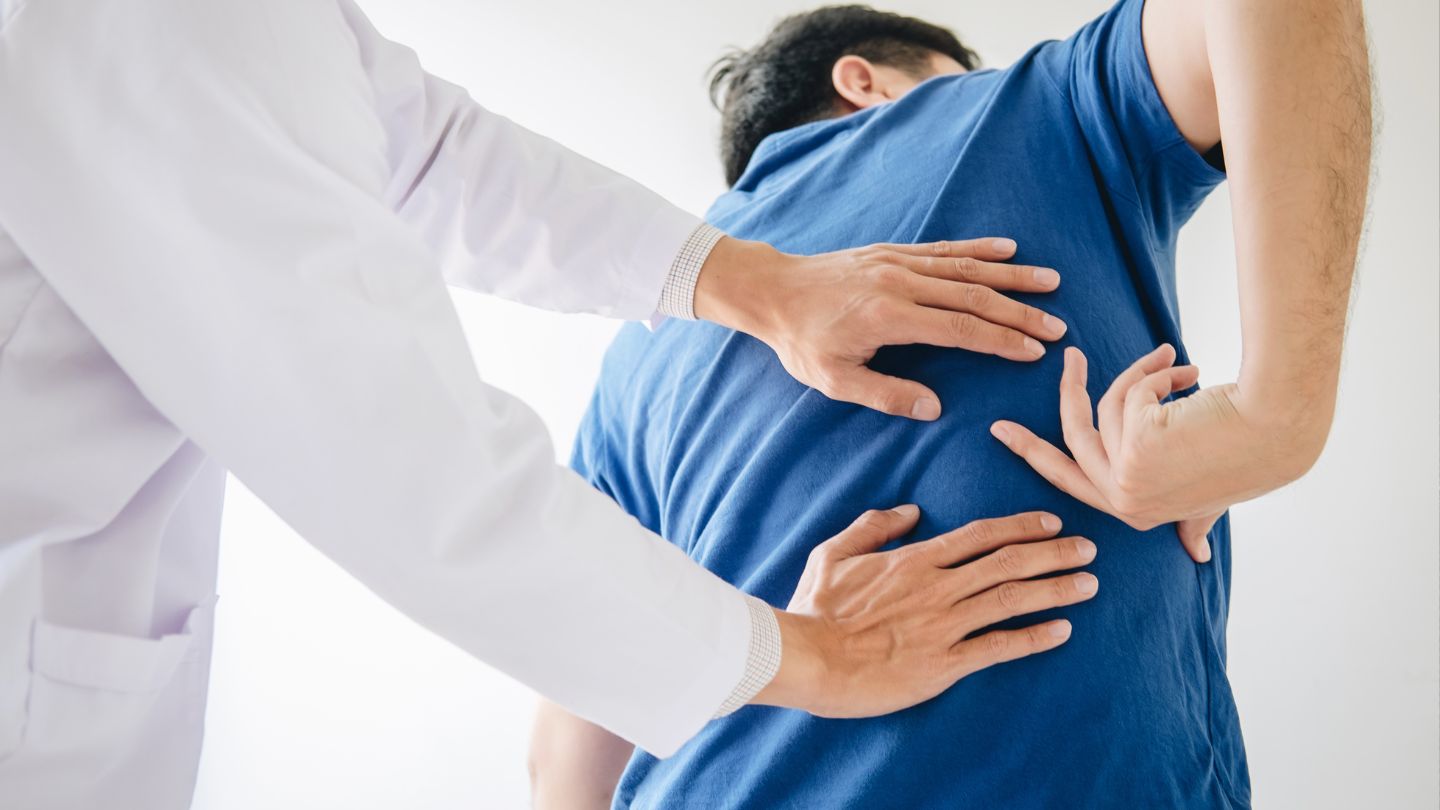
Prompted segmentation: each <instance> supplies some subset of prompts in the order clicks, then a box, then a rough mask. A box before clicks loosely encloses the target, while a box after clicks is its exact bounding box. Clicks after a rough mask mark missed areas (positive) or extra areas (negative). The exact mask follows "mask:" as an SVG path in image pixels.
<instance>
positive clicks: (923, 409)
mask: <svg viewBox="0 0 1440 810" xmlns="http://www.w3.org/2000/svg"><path fill="white" fill-rule="evenodd" d="M910 415H911V416H913V417H915V418H916V419H921V420H924V421H926V422H929V421H932V420H934V419H939V418H940V403H938V402H936V401H935V400H933V399H931V398H929V397H921V398H920V399H917V400H915V405H914V407H912V408H911V409H910Z"/></svg>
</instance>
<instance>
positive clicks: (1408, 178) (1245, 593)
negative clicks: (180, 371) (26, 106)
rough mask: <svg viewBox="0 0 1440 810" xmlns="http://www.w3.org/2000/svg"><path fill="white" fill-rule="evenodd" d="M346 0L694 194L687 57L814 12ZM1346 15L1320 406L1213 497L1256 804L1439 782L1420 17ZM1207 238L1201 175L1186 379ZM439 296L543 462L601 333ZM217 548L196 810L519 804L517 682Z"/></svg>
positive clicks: (1070, 19) (1408, 802)
mask: <svg viewBox="0 0 1440 810" xmlns="http://www.w3.org/2000/svg"><path fill="white" fill-rule="evenodd" d="M362 5H363V6H364V7H365V8H366V10H367V11H368V12H369V13H370V14H371V15H372V17H373V19H374V21H375V23H376V25H377V26H378V27H379V28H380V30H381V31H382V32H384V33H386V34H387V35H389V36H390V37H391V38H393V39H396V40H398V41H400V42H404V43H407V44H409V45H411V46H412V47H414V48H415V49H416V50H417V51H419V53H420V55H421V57H422V59H423V61H424V62H425V64H426V65H427V67H429V68H430V69H431V70H432V71H433V72H435V73H438V74H439V75H442V76H445V77H447V78H450V79H452V80H454V81H457V82H459V83H461V84H463V85H465V86H467V87H469V88H470V89H471V91H472V93H473V94H474V95H475V96H476V98H477V99H479V100H480V101H481V102H482V103H485V104H486V105H488V106H490V107H491V108H492V109H495V110H498V111H500V112H503V113H505V114H507V115H509V116H510V117H512V118H514V119H516V120H518V121H520V122H521V123H523V124H526V125H527V126H530V127H531V128H533V129H536V130H539V131H541V132H544V133H546V134H548V135H550V136H552V137H554V138H556V139H558V140H560V141H561V142H563V143H565V144H567V145H569V146H571V147H573V148H575V149H578V150H579V151H581V152H583V153H585V154H587V155H590V156H591V157H593V158H596V159H598V160H600V161H601V162H604V163H606V164H608V165H610V166H613V167H615V168H617V169H619V170H621V171H623V172H626V173H628V174H630V175H632V176H634V177H636V178H638V179H640V180H641V181H643V182H645V183H647V184H649V185H650V186H652V187H653V188H655V189H657V190H659V191H660V192H662V193H664V194H665V195H667V196H669V197H670V198H671V199H673V200H675V201H676V202H678V203H680V204H681V205H684V206H686V207H688V208H690V209H691V210H693V211H695V212H697V213H699V212H702V211H703V210H704V209H705V207H706V206H707V205H708V204H709V202H710V200H711V199H713V197H714V196H715V195H716V194H718V193H719V192H720V191H721V190H722V183H721V176H720V171H719V166H718V161H717V159H716V158H715V152H716V150H715V136H716V132H717V128H718V124H717V120H718V119H717V116H716V114H715V113H714V112H713V111H712V110H711V109H710V108H709V106H708V103H707V101H706V98H705V90H704V81H703V76H704V73H705V69H706V67H707V66H708V64H709V63H710V62H711V61H712V60H713V59H714V58H715V57H716V56H717V55H718V54H719V53H721V51H722V49H723V48H724V47H725V46H728V45H748V44H751V43H753V42H754V41H756V40H757V39H758V38H759V37H760V36H761V35H762V34H763V33H764V31H765V30H766V29H767V28H768V26H769V24H770V23H772V22H773V21H774V20H775V19H776V17H777V16H778V15H781V14H783V13H786V12H789V11H793V10H801V9H804V8H807V7H810V4H806V3H797V2H762V0H723V2H722V1H720V0H707V2H677V1H676V0H664V1H662V0H625V1H624V2H617V3H596V2H583V1H582V0H530V2H524V3H521V2H513V1H507V2H479V1H478V0H423V1H421V0H362ZM1105 5H1106V3H1105V2H1102V0H1084V1H1083V2H1080V1H1079V0H1046V1H1045V2H1040V1H1039V0H1035V1H1034V2H1018V3H997V2H994V0H984V1H983V2H981V0H950V1H949V2H940V0H927V1H923V2H922V1H920V0H915V1H911V0H897V1H896V2H895V3H893V4H891V5H887V6H886V7H887V8H892V9H894V10H897V11H903V12H906V13H911V14H915V15H917V16H921V17H924V18H927V19H930V20H933V21H935V22H939V23H943V24H947V25H950V26H953V27H954V28H956V29H957V30H958V31H959V32H960V33H961V35H962V37H963V38H964V39H966V41H967V42H968V43H969V44H970V45H972V47H975V48H976V49H977V50H978V51H979V52H980V53H981V55H982V56H983V57H984V58H985V61H986V62H987V63H988V64H990V65H996V66H1000V65H1004V64H1007V63H1008V62H1009V61H1011V60H1012V59H1014V58H1015V57H1016V56H1018V55H1019V54H1020V53H1021V52H1022V51H1023V50H1024V49H1025V48H1026V47H1028V46H1029V45H1031V44H1033V43H1034V42H1036V41H1038V40H1040V39H1042V38H1051V37H1063V36H1066V35H1068V34H1069V33H1070V32H1072V31H1073V30H1074V29H1075V28H1076V27H1078V26H1079V25H1080V24H1082V23H1083V22H1084V21H1085V20H1087V19H1089V18H1090V17H1092V16H1094V15H1095V14H1097V13H1099V12H1100V11H1101V10H1103V8H1104V6H1105ZM1369 14H1370V22H1371V28H1372V39H1373V43H1374V44H1373V56H1374V61H1375V65H1376V71H1377V79H1378V87H1379V102H1380V107H1381V109H1382V111H1383V115H1384V129H1383V134H1382V136H1381V138H1380V140H1379V142H1378V150H1377V152H1378V176H1379V184H1378V185H1377V186H1376V188H1375V192H1374V196H1373V203H1372V212H1371V227H1370V230H1369V235H1368V238H1367V240H1366V250H1365V254H1364V258H1363V262H1362V265H1361V270H1360V292H1359V297H1358V299H1357V304H1356V308H1355V319H1354V322H1353V326H1352V327H1351V330H1350V339H1349V349H1348V354H1347V361H1346V370H1345V377H1344V384H1343V391H1342V395H1341V400H1340V409H1339V416H1338V418H1337V421H1336V424H1335V430H1334V433H1333V436H1332V438H1331V440H1330V445H1329V447H1328V449H1327V450H1326V453H1325V455H1324V457H1323V458H1322V460H1321V461H1320V463H1319V465H1318V466H1317V467H1316V468H1315V470H1314V471H1313V472H1312V473H1311V474H1310V475H1309V477H1307V478H1306V479H1304V480H1303V481H1301V482H1300V483H1298V484H1295V485H1293V486H1291V487H1289V488H1287V489H1285V490H1283V491H1281V492H1278V493H1274V494H1272V495H1270V496H1268V497H1266V498H1264V499H1262V500H1260V501H1259V502H1256V503H1251V504H1245V505H1243V506H1240V507H1238V508H1237V509H1235V511H1234V523H1235V537H1236V550H1235V573H1234V601H1233V611H1232V614H1231V620H1230V644H1231V661H1230V672H1231V677H1232V679H1233V682H1234V685H1235V691H1236V697H1237V699H1238V702H1239V705H1240V711H1241V717H1242V719H1243V723H1244V731H1245V737H1246V740H1247V743H1248V747H1249V752H1250V763H1251V769H1252V775H1253V783H1254V795H1255V800H1256V804H1257V805H1258V806H1260V807H1280V808H1291V807H1297V808H1298V807H1304V808H1354V807H1377V808H1380V807H1383V808H1406V807H1414V808H1434V807H1436V806H1437V802H1440V784H1437V761H1440V751H1437V726H1440V710H1437V693H1440V683H1437V656H1440V652H1437V638H1440V627H1437V604H1440V596H1437V570H1440V560H1437V536H1440V526H1437V489H1440V480H1437V478H1440V474H1437V466H1440V458H1437V446H1440V438H1437V425H1440V414H1437V391H1440V381H1437V367H1440V357H1437V346H1440V335H1437V298H1440V289H1437V275H1440V245H1437V238H1440V237H1437V222H1440V208H1437V195H1440V190H1437V186H1440V184H1437V177H1440V170H1437V153H1440V140H1437V138H1440V136H1437V95H1440V88H1437V73H1440V61H1437V35H1436V32H1437V27H1440V20H1437V7H1436V4H1435V3H1434V2H1433V0H1372V2H1371V3H1369ZM1230 250H1231V243H1230V231H1229V207H1228V202H1227V199H1226V193H1225V191H1224V190H1223V189H1222V191H1221V192H1219V193H1217V194H1216V195H1215V196H1214V197H1213V198H1212V199H1211V201H1210V202H1209V203H1207V204H1206V206H1205V207H1204V208H1203V209H1202V210H1201V212H1200V213H1199V214H1198V215H1197V217H1196V218H1195V220H1194V222H1193V223H1192V224H1191V225H1190V227H1189V228H1188V230H1187V231H1186V232H1185V236H1184V238H1183V239H1182V241H1181V263H1180V270H1181V272H1180V276H1181V286H1182V301H1183V310H1184V313H1185V326H1186V336H1187V342H1188V343H1189V345H1190V347H1191V349H1192V353H1193V355H1194V356H1195V358H1196V359H1197V361H1198V362H1199V364H1200V366H1201V368H1202V369H1203V370H1204V373H1205V381H1206V382H1208V383H1215V382H1223V381H1226V380H1229V379H1232V378H1233V375H1234V374H1235V372H1236V369H1237V365H1238V358H1239V324H1238V318H1237V314H1236V300H1235V296H1236V294H1235V280H1234V265H1233V259H1232V256H1231V253H1230ZM1059 269H1060V271H1061V272H1062V273H1063V272H1064V268H1063V267H1062V268H1059ZM457 305H458V306H459V308H460V310H461V314H462V316H463V317H464V319H465V322H466V326H467V329H468V330H469V332H470V335H471V338H472V342H473V345H474V351H475V355H476V358H477V361H478V363H479V366H480V369H481V372H482V374H484V376H485V377H486V378H487V379H489V380H490V381H492V382H493V383H496V384H498V385H500V386H502V387H504V388H507V389H509V390H511V391H513V392H515V393H517V394H519V395H521V396H522V397H523V398H525V399H526V400H527V401H529V402H530V403H531V404H532V405H533V406H534V407H535V408H537V409H538V410H539V412H540V413H541V414H542V415H543V416H544V418H545V420H546V422H547V423H548V424H549V426H550V429H551V431H552V432H553V434H554V438H555V441H556V447H557V452H558V453H559V454H560V455H561V456H562V457H563V456H565V455H566V454H567V453H568V446H569V442H570V440H571V437H572V436H573V433H574V429H575V425H576V423H577V421H578V419H579V417H580V414H581V413H582V411H583V409H584V406H585V403H586V400H587V397H588V394H589V390H590V386H591V384H592V382H593V380H594V378H595V375H596V372H597V369H598V362H599V359H600V356H601V354H602V352H603V351H604V348H605V345H606V343H607V342H608V338H609V336H610V335H611V334H612V333H613V331H614V330H615V328H616V324H615V323H613V322H607V321H602V320H599V319H593V318H579V317H570V318H566V317H559V316H553V315H549V314H546V313H538V312H532V311H528V310H524V309H522V308H519V307H516V306H513V305H509V304H505V303H501V302H495V301H489V300H484V299H481V298H479V297H477V296H473V295H469V294H461V295H459V296H458V297H457ZM576 542H584V538H583V537H577V538H576ZM222 543H223V545H222V555H221V575H220V592H221V594H222V598H221V602H220V613H219V629H218V641H217V645H216V651H215V673H214V681H213V687H212V691H211V703H210V710H209V727H208V734H207V738H206V748H205V755H204V760H203V763H202V767H201V780H200V787H199V790H198V793H197V796H196V803H195V806H196V807H197V808H199V810H222V808H223V809H224V810H230V809H231V808H237V809H238V808H245V809H246V810H250V809H252V808H301V807H303V808H309V809H310V810H321V808H347V810H362V809H363V808H391V807H403V808H462V807H470V808H510V807H522V806H525V804H526V801H527V788H526V778H525V756H524V751H525V744H526V734H527V724H528V719H529V712H530V709H531V706H532V698H531V696H530V694H529V692H528V691H527V690H526V689H524V688H522V687H520V686H518V685H516V684H514V683H512V682H510V681H508V680H507V679H506V678H504V677H503V676H500V675H498V674H496V673H494V672H492V671H490V670H489V669H487V668H486V667H485V666H483V665H481V664H479V663H477V662H475V661H473V660H470V659H468V658H467V657H466V656H464V655H463V654H461V653H460V652H458V651H457V650H456V649H454V648H453V647H450V646H448V645H447V644H446V643H445V642H443V641H440V640H438V639H436V638H434V637H432V636H430V635H428V634H427V633H426V632H425V631H422V630H420V629H419V628H417V627H416V626H415V625H413V624H411V623H410V622H409V621H408V620H407V619H405V618H403V617H402V616H400V615H398V614H397V613H395V612H394V611H393V610H391V609H389V608H388V607H387V606H385V605H384V604H383V603H381V602H379V601H378V600H377V599H376V598H375V597H373V596H371V595H370V594H369V593H368V592H367V591H365V590H364V588H363V587H362V586H360V585H359V584H358V583H356V582H355V581H353V580H351V579H349V578H348V576H347V575H345V574H343V573H342V572H341V571H339V570H338V569H337V568H335V567H334V566H332V565H330V564H329V563H328V562H327V561H326V560H324V559H323V558H322V557H320V556H319V555H318V554H317V553H316V552H315V551H313V550H312V549H310V548H309V547H308V546H306V545H305V543H304V542H303V541H301V540H300V539H299V538H298V537H296V536H294V534H293V533H292V532H290V531H289V529H288V528H287V527H285V526H284V525H283V524H282V523H281V522H280V521H279V520H277V519H276V518H275V517H273V516H272V515H270V514H269V512H268V511H267V510H266V509H265V508H264V507H263V506H262V505H260V504H259V503H258V502H257V501H256V500H255V499H254V498H253V497H252V496H250V495H249V494H248V493H246V492H244V491H243V490H242V489H241V488H240V487H239V486H238V485H235V484H233V482H232V489H231V496H230V498H229V500H228V502H227V505H226V515H225V529H224V537H223V541H222Z"/></svg>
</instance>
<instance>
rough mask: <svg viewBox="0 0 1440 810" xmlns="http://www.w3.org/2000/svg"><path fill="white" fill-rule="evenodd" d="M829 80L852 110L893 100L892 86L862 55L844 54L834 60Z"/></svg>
mask: <svg viewBox="0 0 1440 810" xmlns="http://www.w3.org/2000/svg"><path fill="white" fill-rule="evenodd" d="M830 81H831V83H833V84H834V85H835V92H836V93H839V94H840V98H842V99H844V100H845V103H846V104H848V105H849V106H850V107H851V108H853V109H854V110H863V109H865V108H866V107H874V106H875V105H877V104H884V103H885V102H887V101H893V100H894V96H893V95H892V88H890V87H889V86H888V84H887V83H886V81H885V80H884V76H883V75H882V74H881V71H880V70H879V69H878V68H877V67H876V66H875V65H874V64H872V63H871V62H870V60H869V59H866V58H865V57H863V56H856V55H854V54H846V55H845V56H842V57H840V58H839V59H837V60H835V66H834V67H833V68H831V70H830Z"/></svg>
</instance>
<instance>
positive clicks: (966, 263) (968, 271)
mask: <svg viewBox="0 0 1440 810" xmlns="http://www.w3.org/2000/svg"><path fill="white" fill-rule="evenodd" d="M955 277H956V278H958V279H960V280H961V281H973V280H975V279H977V278H979V277H980V262H978V261H976V260H975V259H974V258H972V257H970V256H962V257H960V258H958V259H956V260H955Z"/></svg>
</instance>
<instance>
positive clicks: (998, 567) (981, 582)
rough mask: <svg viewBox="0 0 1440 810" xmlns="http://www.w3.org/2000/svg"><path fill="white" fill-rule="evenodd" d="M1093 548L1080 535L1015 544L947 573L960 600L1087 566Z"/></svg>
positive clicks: (1092, 557)
mask: <svg viewBox="0 0 1440 810" xmlns="http://www.w3.org/2000/svg"><path fill="white" fill-rule="evenodd" d="M1095 551H1096V549H1095V544H1094V543H1092V542H1091V541H1089V540H1087V539H1085V538H1083V537H1062V538H1060V539H1059V540H1046V541H1044V542H1039V543H1014V544H1012V545H1008V546H1003V547H1001V548H999V549H996V550H995V551H994V552H992V553H990V554H987V555H985V556H984V557H981V558H980V559H978V560H975V561H974V562H970V563H966V564H965V565H962V566H960V567H959V568H956V569H955V570H954V572H953V573H949V574H948V575H947V576H949V577H950V578H951V581H952V582H954V583H955V584H956V585H957V586H958V587H957V589H956V591H955V601H956V603H959V602H961V601H963V600H965V599H968V598H970V597H972V596H975V595H976V594H979V593H983V592H985V591H988V590H990V589H992V588H996V587H999V586H1001V585H1004V584H1005V583H1007V582H1019V581H1023V580H1028V579H1031V578H1033V577H1038V576H1042V575H1044V574H1054V573H1057V572H1059V571H1066V570H1069V569H1071V568H1079V567H1080V566H1082V565H1087V564H1088V563H1090V562H1091V561H1093V560H1094V559H1095Z"/></svg>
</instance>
